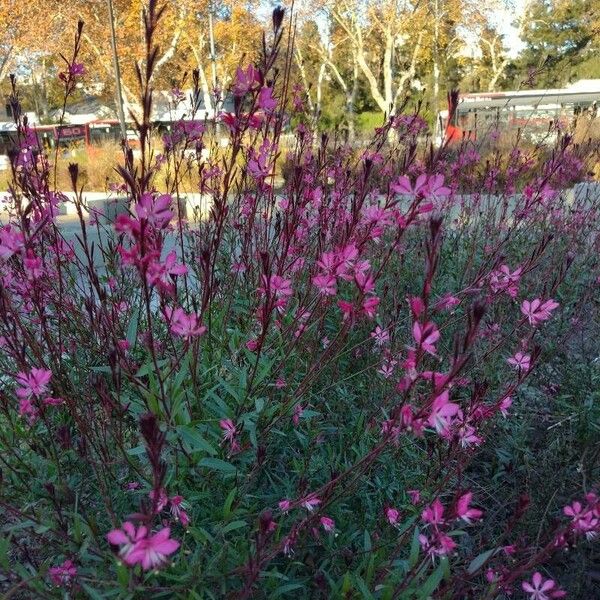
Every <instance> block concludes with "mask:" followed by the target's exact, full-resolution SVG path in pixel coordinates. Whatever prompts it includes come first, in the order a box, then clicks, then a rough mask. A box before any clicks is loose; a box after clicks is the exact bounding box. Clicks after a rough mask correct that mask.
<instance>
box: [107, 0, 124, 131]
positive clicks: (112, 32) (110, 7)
mask: <svg viewBox="0 0 600 600" xmlns="http://www.w3.org/2000/svg"><path fill="white" fill-rule="evenodd" d="M107 2H108V20H109V23H110V45H111V47H112V55H113V68H114V70H115V92H116V101H117V115H118V116H119V124H120V125H121V136H122V138H123V140H124V141H125V142H127V126H126V125H125V112H124V111H123V94H122V92H121V67H120V66H119V55H118V53H117V36H116V33H115V17H114V11H113V0H107Z"/></svg>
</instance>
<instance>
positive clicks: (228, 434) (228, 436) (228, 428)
mask: <svg viewBox="0 0 600 600" xmlns="http://www.w3.org/2000/svg"><path fill="white" fill-rule="evenodd" d="M219 426H220V427H221V429H222V430H223V440H224V441H226V442H231V441H232V440H233V439H234V438H235V434H236V427H235V424H234V422H233V421H232V420H231V419H221V420H220V421H219Z"/></svg>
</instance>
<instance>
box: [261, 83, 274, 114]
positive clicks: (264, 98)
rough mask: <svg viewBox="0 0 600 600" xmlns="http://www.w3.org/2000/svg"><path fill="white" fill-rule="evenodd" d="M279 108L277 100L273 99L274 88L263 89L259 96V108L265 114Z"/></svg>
mask: <svg viewBox="0 0 600 600" xmlns="http://www.w3.org/2000/svg"><path fill="white" fill-rule="evenodd" d="M276 106H277V100H275V98H273V88H270V87H262V88H261V89H260V92H259V94H258V108H261V109H262V110H264V111H265V112H268V113H269V112H271V111H273V110H274V109H275V107H276Z"/></svg>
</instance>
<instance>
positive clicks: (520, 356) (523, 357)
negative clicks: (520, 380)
mask: <svg viewBox="0 0 600 600" xmlns="http://www.w3.org/2000/svg"><path fill="white" fill-rule="evenodd" d="M506 362H507V363H508V364H509V365H512V366H513V367H515V368H516V369H519V370H522V371H529V367H530V366H531V356H530V355H529V354H524V353H523V352H516V353H515V355H514V356H511V357H510V358H509V359H508V360H507V361H506Z"/></svg>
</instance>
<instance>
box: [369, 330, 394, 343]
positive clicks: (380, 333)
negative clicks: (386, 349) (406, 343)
mask: <svg viewBox="0 0 600 600" xmlns="http://www.w3.org/2000/svg"><path fill="white" fill-rule="evenodd" d="M371 337H372V338H373V339H374V340H375V343H376V344H377V345H378V346H383V345H384V344H386V343H387V342H388V341H389V339H390V334H389V333H388V332H387V329H382V328H381V327H380V326H379V325H377V327H375V331H372V332H371Z"/></svg>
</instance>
